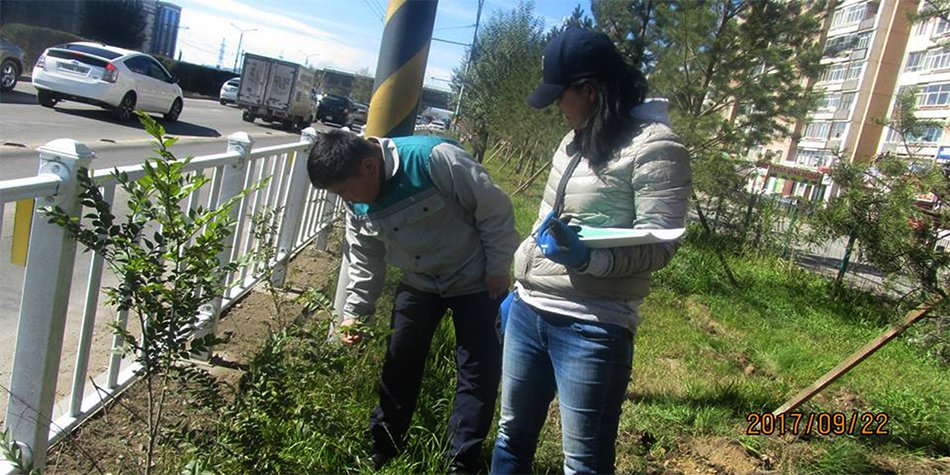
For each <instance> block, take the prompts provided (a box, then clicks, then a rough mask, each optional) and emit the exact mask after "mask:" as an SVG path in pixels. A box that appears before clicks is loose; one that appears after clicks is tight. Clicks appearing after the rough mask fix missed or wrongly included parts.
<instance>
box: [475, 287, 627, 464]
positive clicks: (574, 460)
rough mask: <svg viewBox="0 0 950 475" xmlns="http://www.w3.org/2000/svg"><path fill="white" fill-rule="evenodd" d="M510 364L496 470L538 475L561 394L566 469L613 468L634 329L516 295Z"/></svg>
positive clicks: (506, 361)
mask: <svg viewBox="0 0 950 475" xmlns="http://www.w3.org/2000/svg"><path fill="white" fill-rule="evenodd" d="M502 361H503V362H502V382H501V384H502V391H501V420H500V421H499V428H498V437H497V438H496V439H495V451H494V453H493V455H492V467H491V471H492V473H493V474H509V473H531V463H532V462H533V460H534V453H535V449H536V448H537V444H538V435H539V433H540V432H541V426H542V425H544V420H545V418H546V417H547V414H548V407H549V406H550V404H551V400H552V399H553V398H554V395H555V392H556V393H557V395H558V405H559V408H560V412H561V432H562V440H561V443H562V445H563V450H564V473H568V474H573V473H613V471H614V460H615V458H616V448H615V442H616V440H617V425H618V424H619V422H620V407H621V405H622V403H623V399H624V395H625V393H626V389H627V383H628V381H629V380H630V370H631V364H632V362H633V336H632V335H631V334H630V331H629V330H628V329H626V328H623V327H620V326H616V325H608V324H600V323H594V322H589V321H584V320H578V319H576V318H570V317H565V316H561V315H555V314H551V313H546V312H541V311H538V310H537V309H535V308H533V307H531V306H529V305H528V304H526V303H524V302H523V301H522V300H521V299H520V298H517V297H516V298H515V300H514V302H512V304H511V310H510V313H509V314H508V325H507V327H506V329H505V344H504V357H503V360H502Z"/></svg>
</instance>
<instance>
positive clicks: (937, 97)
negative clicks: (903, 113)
mask: <svg viewBox="0 0 950 475" xmlns="http://www.w3.org/2000/svg"><path fill="white" fill-rule="evenodd" d="M947 104H950V83H947V84H933V85H930V86H925V87H923V88H921V89H920V92H918V93H917V107H938V106H945V105H947Z"/></svg>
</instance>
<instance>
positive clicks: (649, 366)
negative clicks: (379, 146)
mask: <svg viewBox="0 0 950 475" xmlns="http://www.w3.org/2000/svg"><path fill="white" fill-rule="evenodd" d="M495 174H496V175H500V174H498V173H497V172H496V173H495ZM500 181H501V183H502V186H504V187H505V188H506V189H509V190H510V189H514V188H515V186H516V184H515V183H512V181H513V178H511V177H510V176H508V175H505V176H504V177H503V178H501V179H500ZM541 185H543V183H536V184H535V186H534V187H532V188H531V189H530V190H529V191H528V192H526V193H524V194H520V195H517V196H514V197H513V202H514V204H515V214H516V221H517V226H518V229H519V232H521V234H522V236H526V235H527V234H528V232H529V231H530V226H531V224H532V223H533V222H534V220H535V219H536V216H537V206H538V202H539V200H540V189H541ZM724 244H725V243H717V242H712V241H710V240H709V239H701V236H700V233H699V232H697V230H696V229H691V230H690V231H689V234H688V237H687V239H686V241H685V243H684V245H683V246H682V247H681V249H680V250H679V253H678V254H677V256H676V257H675V258H674V260H673V262H672V263H671V264H670V266H668V267H667V268H666V269H664V270H663V271H661V272H659V273H657V275H656V278H655V282H654V291H653V293H652V294H651V295H650V296H649V297H648V298H647V300H646V302H645V303H644V305H643V307H642V308H641V311H642V324H641V326H640V328H639V330H638V334H637V337H636V345H635V356H634V370H633V380H632V381H631V383H630V385H629V388H628V398H627V401H626V402H625V403H624V407H623V416H622V420H621V424H620V436H619V437H618V443H617V455H618V457H617V470H618V473H664V472H667V471H669V470H673V469H676V467H683V466H684V465H682V464H684V463H686V462H684V460H687V459H689V463H692V464H693V466H697V464H698V466H700V467H702V466H703V465H702V464H703V463H706V462H708V461H709V459H710V458H714V457H719V456H722V454H733V456H734V457H733V459H736V458H738V459H741V460H738V461H736V460H733V461H732V462H731V463H739V462H741V463H742V464H746V465H747V466H748V467H753V468H759V469H766V470H778V471H780V472H781V473H821V474H852V473H875V472H886V471H887V470H888V467H890V466H892V465H893V464H897V465H901V464H907V463H909V464H911V465H912V466H914V467H921V468H920V473H933V472H936V471H937V470H938V469H939V467H938V466H937V465H933V464H935V463H936V462H933V459H936V458H940V457H945V456H948V455H950V405H948V401H950V371H948V368H947V367H946V366H942V365H941V364H940V363H938V362H937V360H936V359H934V358H932V357H930V356H928V355H927V353H926V349H925V348H921V347H919V346H917V345H914V344H912V343H909V342H908V341H907V339H906V338H903V337H901V338H897V339H895V340H894V341H892V342H891V343H889V344H888V345H887V346H886V347H884V348H883V349H881V350H880V351H878V352H877V353H875V354H874V355H873V356H871V357H870V358H868V359H867V360H865V361H864V362H863V363H861V364H860V365H859V366H857V367H856V368H855V369H854V370H852V371H851V372H850V373H849V374H847V375H846V376H844V377H843V378H841V379H839V380H838V381H836V382H834V383H833V384H832V385H830V386H829V387H828V388H826V389H825V390H824V391H823V392H822V393H821V394H819V395H818V396H817V397H815V398H814V399H812V400H811V401H809V402H808V403H806V404H805V405H804V407H801V408H799V409H798V410H800V411H806V412H816V413H817V412H834V411H842V412H846V413H851V412H852V411H857V412H859V413H863V412H874V413H878V412H884V413H886V414H888V416H889V420H888V424H887V429H889V431H890V433H889V434H888V435H886V436H873V437H870V436H820V435H810V436H802V437H797V438H795V437H791V438H789V437H778V436H753V435H745V431H746V428H747V427H748V424H749V423H748V421H747V416H748V414H749V413H750V412H757V413H763V412H770V411H772V410H774V409H775V408H777V407H778V406H779V405H781V404H782V403H783V402H784V401H786V400H787V399H789V398H790V397H791V396H793V395H794V394H796V393H797V392H798V391H800V390H801V389H802V388H805V387H807V386H808V385H810V384H811V383H812V382H814V381H815V380H816V379H817V378H819V377H820V376H822V375H823V374H824V373H825V372H827V371H828V370H830V369H831V368H833V367H834V366H836V365H837V364H838V363H839V362H840V361H842V360H843V359H845V358H846V357H848V356H849V355H850V354H851V353H853V352H854V351H856V350H857V349H859V348H860V347H862V346H863V345H864V344H865V343H867V342H868V341H870V340H872V339H873V338H875V337H876V336H877V335H879V334H880V333H881V332H882V331H883V330H884V329H885V328H886V327H887V325H888V324H890V323H891V322H893V321H895V320H897V319H899V318H900V314H901V313H902V312H903V310H902V309H898V308H897V306H896V304H895V303H894V302H884V303H881V302H879V299H878V298H876V297H874V296H871V295H867V294H864V293H860V292H856V291H846V292H844V293H843V294H841V295H839V298H838V299H833V298H831V297H830V295H831V292H830V291H831V287H830V284H829V283H828V282H827V281H826V280H825V279H824V278H822V277H819V276H816V275H813V274H810V273H808V272H806V271H803V270H801V269H798V268H797V267H795V266H792V265H789V264H788V262H786V261H783V260H781V259H778V258H773V257H742V256H736V255H728V256H727V258H728V261H729V264H730V266H731V267H732V269H733V271H734V272H735V274H736V277H737V278H738V280H739V282H740V287H739V288H733V287H732V286H731V285H730V284H729V283H728V281H727V280H726V278H725V275H724V273H723V272H722V270H721V264H720V263H719V261H718V259H717V257H716V255H715V251H714V249H716V248H717V247H723V246H724ZM387 280H388V284H387V294H385V295H384V296H383V297H382V299H381V300H380V306H379V311H378V315H377V317H378V328H377V329H376V333H377V336H376V337H375V338H371V339H369V340H368V341H367V342H365V343H364V344H362V345H360V346H359V347H356V348H351V349H346V348H337V347H332V346H329V345H327V344H325V341H324V340H325V331H326V328H325V326H324V324H323V323H322V322H311V323H309V324H307V325H305V326H303V327H302V328H296V329H292V330H289V331H287V332H285V333H281V334H275V335H272V336H271V337H270V338H269V339H268V340H267V341H266V342H265V343H264V345H263V348H262V350H261V353H260V354H259V355H258V356H257V358H256V359H255V360H254V362H253V363H252V365H251V370H250V372H249V373H248V375H247V376H246V378H245V381H244V383H243V384H242V387H241V392H240V394H239V396H238V398H237V402H236V403H235V404H234V405H233V407H232V408H231V409H229V411H228V412H227V413H226V414H223V415H222V417H221V419H222V420H221V423H220V424H219V427H218V428H217V429H216V430H215V431H213V432H211V433H206V434H198V435H197V436H195V437H194V438H193V439H192V442H191V444H192V445H193V446H194V447H196V449H193V453H195V454H197V455H196V456H195V457H196V458H197V459H199V460H201V461H202V464H203V467H205V468H206V469H208V470H210V471H213V472H218V473H371V472H372V469H371V467H370V465H369V463H368V460H367V456H368V452H369V440H368V437H367V435H366V426H367V416H368V414H369V412H370V411H371V410H372V408H373V406H374V405H375V404H376V394H375V386H376V382H377V378H378V374H379V369H380V367H381V362H382V353H383V351H384V348H385V340H384V335H385V332H386V326H387V324H388V314H389V311H390V301H391V298H392V293H391V292H392V289H393V287H394V285H395V283H396V282H397V280H398V273H392V272H391V273H390V275H389V277H388V279H387ZM428 365H429V368H428V369H427V373H426V379H425V381H424V387H423V389H422V394H421V395H420V399H419V404H418V408H417V411H416V416H415V419H414V423H413V427H412V429H411V430H410V433H409V436H408V445H407V448H406V451H405V453H404V454H403V455H402V456H401V457H399V458H398V459H396V460H394V461H393V462H392V463H391V464H390V465H389V466H387V467H386V469H384V471H383V472H382V473H393V474H395V473H440V472H444V470H445V465H444V461H443V460H442V453H443V452H444V450H445V448H446V443H447V437H446V435H445V434H446V427H445V425H446V422H447V420H448V417H449V412H450V408H451V401H452V397H453V393H454V338H453V336H452V331H451V326H450V322H449V320H448V319H446V320H445V321H444V322H443V325H442V326H441V327H440V329H439V332H438V335H437V337H436V340H435V342H434V344H433V349H432V353H431V357H430V360H429V362H428ZM558 424H559V419H558V415H557V411H556V410H552V411H551V416H550V420H549V421H548V423H547V424H546V425H545V428H544V430H543V433H542V436H541V442H540V443H539V447H538V453H537V460H536V465H535V471H536V472H537V473H561V471H562V468H561V464H562V458H561V448H560V431H559V427H558ZM493 435H494V429H493V430H492V432H491V434H490V437H492V436H493ZM490 450H491V445H490V444H487V445H486V447H485V449H484V453H485V456H486V459H487V458H488V457H489V456H490ZM716 463H717V464H720V465H721V464H723V463H727V462H722V461H721V460H718V459H717V461H716ZM710 464H712V462H708V464H707V467H711V466H713V465H710ZM889 464H890V465H889ZM741 466H745V465H741ZM738 467H739V466H736V467H733V469H734V470H735V471H737V472H740V473H741V469H740V468H738Z"/></svg>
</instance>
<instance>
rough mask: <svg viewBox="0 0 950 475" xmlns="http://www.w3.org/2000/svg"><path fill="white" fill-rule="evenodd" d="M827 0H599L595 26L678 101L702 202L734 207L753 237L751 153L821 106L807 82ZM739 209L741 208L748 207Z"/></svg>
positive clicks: (740, 227)
mask: <svg viewBox="0 0 950 475" xmlns="http://www.w3.org/2000/svg"><path fill="white" fill-rule="evenodd" d="M823 9H824V4H823V2H803V1H797V0H792V1H779V0H748V1H737V0H664V1H657V0H626V1H616V0H592V2H591V11H592V12H593V14H594V17H595V19H596V23H597V26H598V27H599V28H600V29H601V30H603V31H604V32H605V33H607V35H608V36H610V37H611V38H612V39H613V40H614V42H615V43H616V44H617V45H618V46H619V48H620V49H621V51H622V52H623V53H624V54H625V55H627V57H628V59H629V61H630V62H631V63H632V64H633V65H634V66H636V67H638V68H640V69H641V70H642V71H644V72H646V73H647V74H648V78H649V81H650V90H651V93H650V94H651V95H652V96H655V97H665V98H667V99H669V101H670V106H671V107H670V109H671V110H670V115H671V120H672V122H673V127H674V130H676V131H677V133H678V134H679V135H680V136H681V137H682V138H683V141H684V142H685V144H686V146H687V147H688V148H689V150H690V153H691V155H692V156H693V158H694V162H693V175H694V178H695V180H694V183H695V191H696V192H697V193H696V195H697V198H698V199H701V201H700V203H699V204H700V205H701V206H700V211H702V209H703V208H710V207H712V208H716V209H717V210H726V211H729V210H730V209H731V210H732V211H733V212H732V213H723V214H721V215H720V214H719V213H717V219H718V218H720V217H721V216H733V217H739V218H738V221H734V222H733V223H731V224H735V226H732V227H731V229H733V230H736V231H737V233H738V235H740V236H746V234H747V233H746V231H745V228H746V227H747V226H748V225H750V224H753V223H749V222H748V221H749V220H748V219H743V218H742V217H743V216H753V215H752V214H751V213H746V212H744V210H745V209H746V208H747V207H748V209H750V210H751V205H750V203H753V201H752V200H751V199H750V198H752V197H750V196H749V195H748V193H747V192H746V191H745V189H744V187H745V185H746V183H747V179H746V178H747V174H748V173H749V170H748V168H749V167H748V162H747V161H746V160H744V158H745V157H746V156H747V155H748V154H749V152H750V151H751V149H752V148H753V147H755V146H758V145H763V144H767V143H769V142H771V141H773V140H775V139H776V138H779V137H782V136H786V135H788V134H789V133H790V132H791V130H790V125H791V124H794V123H795V120H797V119H801V118H803V117H804V116H805V114H806V113H807V111H808V110H809V108H810V107H811V105H812V104H813V103H814V94H813V93H811V92H810V91H809V89H808V88H807V86H806V82H805V81H804V78H806V77H816V76H817V75H818V74H819V72H820V70H821V65H820V59H821V45H820V44H819V39H820V37H821V35H820V33H821V23H820V21H819V15H820V14H822V13H823ZM740 210H741V211H740Z"/></svg>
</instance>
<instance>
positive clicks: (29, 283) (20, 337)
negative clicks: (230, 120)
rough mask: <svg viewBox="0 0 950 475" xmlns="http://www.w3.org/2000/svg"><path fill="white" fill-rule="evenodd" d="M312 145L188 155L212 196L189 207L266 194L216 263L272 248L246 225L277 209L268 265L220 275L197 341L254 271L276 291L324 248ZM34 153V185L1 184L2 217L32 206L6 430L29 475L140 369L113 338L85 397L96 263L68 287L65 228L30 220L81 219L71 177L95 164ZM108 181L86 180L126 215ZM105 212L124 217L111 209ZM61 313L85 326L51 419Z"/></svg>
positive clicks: (237, 147) (236, 141)
mask: <svg viewBox="0 0 950 475" xmlns="http://www.w3.org/2000/svg"><path fill="white" fill-rule="evenodd" d="M315 137H316V131H315V130H314V129H312V128H308V129H306V130H304V131H303V134H302V136H301V140H300V141H298V142H293V143H289V144H284V145H276V146H270V147H262V148H258V149H254V148H253V140H252V139H251V138H250V136H249V135H248V134H246V133H244V132H238V133H235V134H232V135H231V136H229V137H228V145H227V151H226V152H224V153H220V154H216V155H208V156H202V157H195V158H194V159H193V160H192V161H191V162H190V163H189V165H188V167H187V171H189V172H192V173H196V174H207V173H212V174H213V178H212V180H211V187H210V189H199V190H196V191H195V192H193V193H192V194H191V196H189V198H188V200H187V203H182V205H183V206H187V207H189V208H192V209H193V208H195V207H197V206H207V207H215V206H218V205H219V204H221V203H224V202H227V201H228V200H229V199H231V198H232V197H234V196H237V195H239V194H240V193H241V192H242V190H244V189H246V188H248V187H250V186H252V185H255V184H257V183H260V182H262V181H263V180H265V179H267V177H270V180H269V181H268V182H267V184H266V185H265V186H263V187H259V188H258V189H256V190H254V191H251V192H250V193H248V194H246V195H244V196H243V197H242V198H241V199H240V201H239V202H238V205H237V206H235V207H234V208H233V209H232V213H233V214H232V218H235V224H234V232H233V233H232V235H231V236H230V238H229V241H230V242H228V243H226V244H227V245H226V248H227V249H228V250H229V251H227V252H226V254H228V255H225V256H221V257H222V260H225V259H230V260H231V261H236V260H241V259H243V258H245V257H246V256H248V255H249V254H250V253H256V252H259V251H260V246H262V245H268V243H262V242H259V241H258V240H257V239H255V238H254V236H253V235H252V233H251V232H250V226H251V218H252V217H253V216H254V215H255V213H257V212H260V211H262V210H264V209H267V208H274V209H278V210H280V212H279V213H278V222H277V223H276V225H275V227H274V229H276V230H277V235H276V237H275V238H274V239H272V240H270V241H271V242H270V243H269V245H273V246H275V248H274V249H273V253H272V254H271V255H273V256H275V257H274V259H273V260H272V262H270V263H257V264H255V265H254V266H244V267H241V268H239V269H238V270H236V271H234V272H232V273H231V274H230V275H228V276H227V285H226V286H225V289H226V290H225V291H224V295H220V296H216V297H215V298H213V299H211V300H210V301H209V302H208V303H207V304H206V305H204V306H202V309H201V311H200V312H199V313H200V323H199V326H198V330H197V331H196V334H195V336H196V337H200V336H202V335H206V334H208V333H211V332H214V331H215V328H216V326H217V322H218V318H219V316H220V315H221V312H222V311H223V310H225V309H227V308H228V307H230V306H231V305H232V304H233V303H234V302H235V301H236V300H237V299H239V298H240V297H241V296H243V295H244V294H245V293H247V292H248V291H250V289H251V288H252V287H253V286H254V285H255V284H256V283H258V281H260V279H261V278H262V277H261V276H262V273H261V272H258V271H259V270H260V269H259V266H261V265H269V266H272V267H273V272H271V273H270V274H271V276H272V280H273V281H274V282H275V284H277V285H283V281H284V278H285V276H286V269H287V264H288V262H289V260H290V258H291V257H292V256H293V255H294V254H295V253H297V252H298V251H300V250H301V249H303V248H304V247H305V246H306V245H307V244H308V243H309V242H311V241H314V240H316V244H317V246H318V247H320V248H324V249H325V247H326V243H327V234H328V232H329V225H330V223H331V222H332V220H333V219H334V218H335V217H336V216H338V213H340V212H341V210H342V208H341V206H342V203H341V201H340V200H339V199H338V197H337V196H335V195H332V194H331V195H328V194H327V193H326V192H325V191H319V190H316V189H314V188H313V187H311V186H310V183H309V181H308V180H307V173H306V154H307V153H308V151H309V150H310V147H311V145H312V144H313V141H314V139H315ZM39 152H40V166H39V173H38V174H37V176H35V177H30V178H22V179H16V180H6V181H0V217H2V216H3V212H4V210H5V207H6V204H7V203H10V202H14V201H17V200H23V199H34V200H35V203H34V207H33V215H34V216H33V217H34V219H33V222H32V230H31V233H30V241H29V251H28V256H27V262H26V270H25V277H24V283H23V287H22V291H21V303H20V311H19V319H18V329H17V340H16V348H15V350H14V359H13V367H12V375H11V381H10V385H9V386H8V388H9V392H10V394H9V403H8V406H7V410H6V418H5V422H4V427H5V430H9V431H10V433H11V434H12V437H13V439H14V440H15V441H16V443H17V445H19V446H20V448H21V449H22V450H23V454H24V457H25V458H26V459H27V460H28V461H29V462H31V463H32V464H33V467H34V468H38V469H41V468H43V467H44V466H45V463H46V450H47V448H48V447H49V446H50V445H51V444H52V443H55V442H56V441H57V440H59V439H60V438H62V437H63V436H65V435H66V434H68V433H69V432H70V431H71V430H73V429H74V428H76V427H77V426H78V425H79V424H80V423H81V422H82V421H84V420H85V419H87V418H88V417H89V416H90V415H91V414H93V413H94V412H95V411H96V410H98V409H99V408H101V407H102V406H103V405H104V404H105V403H106V402H108V401H109V400H110V399H112V398H113V397H114V396H115V395H116V394H117V393H119V392H120V391H122V390H123V389H124V388H126V387H127V386H128V385H130V384H131V383H132V382H133V381H134V379H135V370H136V368H135V367H134V365H133V364H131V362H130V360H129V359H123V356H122V353H121V352H120V351H117V350H119V349H121V346H122V340H121V339H120V338H118V337H113V339H112V343H111V345H109V349H108V351H109V352H110V353H111V356H108V369H106V371H105V373H104V374H102V375H100V379H102V380H104V384H102V385H96V386H95V390H94V391H93V392H92V393H91V394H88V395H87V394H86V393H87V387H86V383H87V377H88V376H89V361H90V355H91V353H92V352H93V350H94V349H93V345H92V342H93V329H94V327H95V323H96V320H97V317H100V318H101V317H102V314H104V313H106V312H105V311H103V310H105V308H104V307H100V305H99V294H100V286H101V285H102V281H103V277H104V272H103V260H102V258H101V257H100V256H98V255H93V256H92V258H91V261H90V263H89V272H88V277H87V279H86V281H85V282H76V283H74V282H72V276H73V273H74V270H75V269H74V266H75V264H76V255H77V249H76V243H75V241H73V240H71V239H69V238H68V237H67V236H66V234H65V233H64V231H63V230H62V229H61V228H59V227H58V226H56V225H53V224H49V223H47V222H46V220H45V219H44V217H43V216H42V215H41V214H40V213H37V210H39V209H41V208H42V207H45V206H50V205H58V206H60V207H61V208H63V209H64V210H66V211H67V212H69V213H70V214H72V215H73V216H76V217H80V216H82V215H83V213H82V205H81V204H80V203H79V202H78V200H77V196H78V193H79V190H78V187H77V173H78V172H79V170H80V169H81V168H90V169H91V167H90V165H91V164H92V162H93V160H94V158H95V154H94V153H92V152H91V151H90V150H89V149H88V148H87V147H86V146H85V145H84V144H82V143H80V142H77V141H75V140H71V139H60V140H54V141H52V142H49V143H48V144H46V145H44V146H42V147H40V148H39ZM119 170H120V171H122V172H125V173H127V174H128V176H129V178H130V179H133V180H134V179H139V178H140V177H141V176H143V174H144V170H143V167H142V166H141V165H136V166H129V167H122V168H120V169H119ZM112 172H113V171H112V170H96V171H94V172H92V173H91V175H92V177H93V179H94V182H95V183H96V184H97V185H98V186H99V187H100V190H101V191H102V195H103V197H104V198H105V199H106V200H107V201H109V203H110V204H111V205H114V206H113V208H114V210H115V209H118V208H121V207H122V201H121V198H119V199H118V200H117V198H116V185H117V183H116V180H115V178H114V177H113V176H112ZM205 188H207V187H205ZM113 213H114V214H116V215H117V216H119V215H120V213H119V212H116V211H113ZM0 227H2V219H0ZM0 231H2V228H0ZM106 277H109V276H106ZM74 285H85V297H84V298H81V299H76V298H73V299H71V298H70V291H71V289H73V288H74ZM70 300H81V302H80V301H73V302H70ZM77 305H78V307H77ZM68 306H73V308H81V309H82V313H81V318H80V321H81V327H80V331H79V337H78V345H77V348H76V352H75V364H74V365H73V369H72V374H71V382H72V384H71V386H70V388H69V393H68V396H66V398H65V399H64V400H63V401H64V402H65V401H68V408H67V409H66V410H65V411H64V413H63V414H59V415H57V414H54V413H53V409H54V402H55V399H56V385H57V379H58V376H59V375H58V373H59V368H60V363H61V360H62V359H63V356H62V355H63V343H64V333H65V326H66V319H67V307H68ZM126 320H127V314H126V313H125V312H118V313H116V315H115V319H114V321H113V323H114V324H115V325H117V326H119V327H121V328H125V325H126ZM70 353H71V352H70ZM3 472H5V470H4V466H3V461H2V460H0V473H3Z"/></svg>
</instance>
